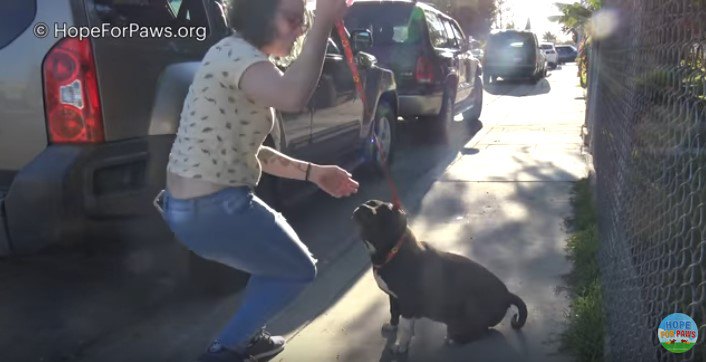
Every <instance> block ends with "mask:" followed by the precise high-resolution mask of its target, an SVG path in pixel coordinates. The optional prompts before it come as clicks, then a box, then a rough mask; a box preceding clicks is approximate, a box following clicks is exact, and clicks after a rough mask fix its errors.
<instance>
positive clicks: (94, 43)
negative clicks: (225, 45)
mask: <svg viewBox="0 0 706 362" xmlns="http://www.w3.org/2000/svg"><path fill="white" fill-rule="evenodd" d="M229 31H230V30H229V29H228V27H227V26H226V22H225V18H224V13H223V7H222V5H221V3H220V2H218V1H216V0H2V1H1V2H0V69H1V70H2V71H0V256H2V255H8V254H12V253H28V252H32V251H35V250H38V249H40V248H42V247H44V246H46V245H49V244H54V243H58V242H60V241H62V240H71V241H76V240H81V239H83V238H84V237H86V236H88V235H89V231H90V230H92V229H93V228H95V227H96V226H98V227H100V226H102V225H105V223H106V220H115V219H120V218H124V217H134V216H150V215H151V216H152V217H154V216H155V215H156V213H155V212H154V210H153V208H152V207H151V204H150V201H151V199H152V197H153V196H154V195H155V194H156V193H157V191H158V189H159V188H161V187H162V185H163V182H164V181H163V180H164V165H165V162H166V158H167V156H168V152H169V146H170V144H171V140H172V139H173V134H174V133H175V130H176V127H177V122H178V119H179V113H180V111H181V104H182V101H183V98H184V96H185V94H186V92H187V89H188V86H189V83H190V82H191V79H192V77H193V74H194V71H195V69H196V67H197V66H198V62H199V61H200V60H201V58H202V57H203V55H204V54H205V52H206V51H207V50H208V48H209V47H210V46H211V45H212V44H214V43H215V42H217V41H218V40H220V39H221V38H222V37H223V36H225V35H226V34H228V33H229ZM90 32H92V33H90ZM87 34H90V35H92V36H91V37H90V38H82V37H81V36H76V37H73V36H75V35H87Z"/></svg>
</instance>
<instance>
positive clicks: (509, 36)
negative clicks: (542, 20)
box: [488, 32, 534, 49]
mask: <svg viewBox="0 0 706 362" xmlns="http://www.w3.org/2000/svg"><path fill="white" fill-rule="evenodd" d="M533 40H534V39H533V38H532V36H531V35H530V34H526V33H514V32H506V33H500V34H493V35H491V36H490V39H489V40H488V45H489V46H490V47H493V48H498V49H500V48H508V47H509V48H532V47H533V46H534V42H533Z"/></svg>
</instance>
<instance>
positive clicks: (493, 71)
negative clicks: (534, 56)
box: [483, 65, 535, 77]
mask: <svg viewBox="0 0 706 362" xmlns="http://www.w3.org/2000/svg"><path fill="white" fill-rule="evenodd" d="M534 71H535V68H534V65H513V66H502V65H500V66H498V65H486V66H484V67H483V73H485V74H487V75H490V76H496V77H531V76H533V75H534Z"/></svg>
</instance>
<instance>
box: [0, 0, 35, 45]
mask: <svg viewBox="0 0 706 362" xmlns="http://www.w3.org/2000/svg"><path fill="white" fill-rule="evenodd" d="M36 11H37V3H36V1H34V0H2V1H0V14H5V15H3V19H2V21H0V49H2V48H4V47H6V46H7V45H8V44H10V43H11V42H12V41H13V40H15V38H17V37H18V36H20V34H22V32H24V31H25V29H27V27H29V25H30V23H32V20H34V15H35V13H36ZM7 14H10V15H11V16H8V15H7Z"/></svg>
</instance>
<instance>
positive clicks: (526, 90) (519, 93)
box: [485, 78, 552, 97]
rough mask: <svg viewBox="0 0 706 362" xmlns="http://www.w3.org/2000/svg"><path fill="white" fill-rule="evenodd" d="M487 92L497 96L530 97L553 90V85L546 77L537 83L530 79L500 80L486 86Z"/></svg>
mask: <svg viewBox="0 0 706 362" xmlns="http://www.w3.org/2000/svg"><path fill="white" fill-rule="evenodd" d="M485 90H486V92H488V93H490V94H492V95H496V96H510V97H528V96H538V95H542V94H547V93H549V92H551V90H552V86H551V85H550V84H549V81H548V80H547V79H546V78H542V79H541V80H540V81H539V82H537V83H536V84H534V83H531V82H530V81H529V80H524V79H519V80H515V79H512V80H499V81H495V82H493V83H490V84H488V85H486V86H485Z"/></svg>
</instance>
